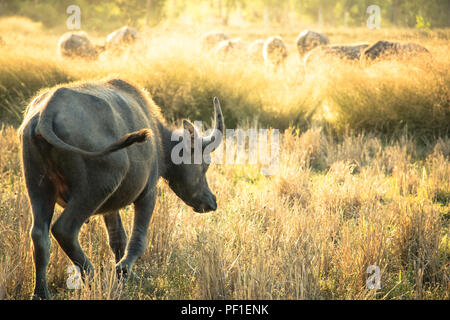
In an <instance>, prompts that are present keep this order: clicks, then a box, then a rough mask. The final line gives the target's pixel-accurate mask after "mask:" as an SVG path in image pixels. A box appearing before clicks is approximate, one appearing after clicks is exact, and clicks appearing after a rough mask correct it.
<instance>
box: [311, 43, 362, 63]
mask: <svg viewBox="0 0 450 320" xmlns="http://www.w3.org/2000/svg"><path fill="white" fill-rule="evenodd" d="M367 47H369V45H368V44H367V43H362V44H355V45H334V46H320V47H317V48H314V49H313V50H311V51H310V52H308V53H307V54H306V55H305V58H304V59H303V62H304V64H305V68H307V69H308V68H309V67H310V66H312V65H313V64H315V63H316V62H317V63H319V61H320V60H321V59H327V58H328V59H330V58H332V59H333V58H334V59H338V60H343V61H352V62H359V59H360V57H361V53H362V52H363V51H364V49H366V48H367Z"/></svg>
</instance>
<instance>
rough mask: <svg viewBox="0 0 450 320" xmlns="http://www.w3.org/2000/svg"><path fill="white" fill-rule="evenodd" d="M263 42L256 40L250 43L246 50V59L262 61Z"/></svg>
mask: <svg viewBox="0 0 450 320" xmlns="http://www.w3.org/2000/svg"><path fill="white" fill-rule="evenodd" d="M263 48H264V40H261V39H258V40H255V41H253V42H252V43H250V45H249V46H248V49H247V55H248V57H249V58H250V59H251V60H253V61H257V62H262V61H264V60H263V59H264V57H263Z"/></svg>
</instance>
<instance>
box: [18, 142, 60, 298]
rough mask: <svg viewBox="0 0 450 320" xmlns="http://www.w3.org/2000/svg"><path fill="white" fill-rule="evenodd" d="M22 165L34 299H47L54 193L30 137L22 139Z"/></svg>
mask: <svg viewBox="0 0 450 320" xmlns="http://www.w3.org/2000/svg"><path fill="white" fill-rule="evenodd" d="M22 150H23V151H22V156H23V159H22V162H23V168H24V174H25V181H26V186H27V190H28V196H29V199H30V204H31V209H32V212H33V224H32V227H31V230H30V235H31V239H32V241H33V260H34V266H35V273H36V283H35V288H34V294H33V298H34V299H50V294H49V292H48V287H47V266H48V263H49V260H50V238H49V228H50V223H51V220H52V217H53V212H54V209H55V202H56V191H55V187H54V185H53V183H52V182H51V181H50V179H49V178H48V175H47V171H46V168H45V164H44V161H43V159H42V158H41V157H40V156H39V155H40V153H39V150H38V149H37V147H36V144H35V141H33V138H30V137H29V135H24V137H23V148H22Z"/></svg>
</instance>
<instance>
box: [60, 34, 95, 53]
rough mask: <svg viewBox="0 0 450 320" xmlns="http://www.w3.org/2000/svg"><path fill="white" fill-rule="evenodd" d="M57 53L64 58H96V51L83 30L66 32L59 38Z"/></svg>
mask: <svg viewBox="0 0 450 320" xmlns="http://www.w3.org/2000/svg"><path fill="white" fill-rule="evenodd" d="M58 48H59V53H60V55H61V56H62V57H65V58H84V59H96V58H97V57H98V51H97V50H96V47H95V46H94V45H93V44H92V42H91V41H90V40H89V38H88V36H87V34H86V33H84V32H66V33H65V34H63V35H62V36H61V38H59V42H58Z"/></svg>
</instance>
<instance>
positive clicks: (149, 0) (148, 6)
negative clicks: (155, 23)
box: [145, 0, 152, 27]
mask: <svg viewBox="0 0 450 320" xmlns="http://www.w3.org/2000/svg"><path fill="white" fill-rule="evenodd" d="M151 8H152V0H147V13H146V16H145V25H146V26H147V27H149V26H150V12H151Z"/></svg>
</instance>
